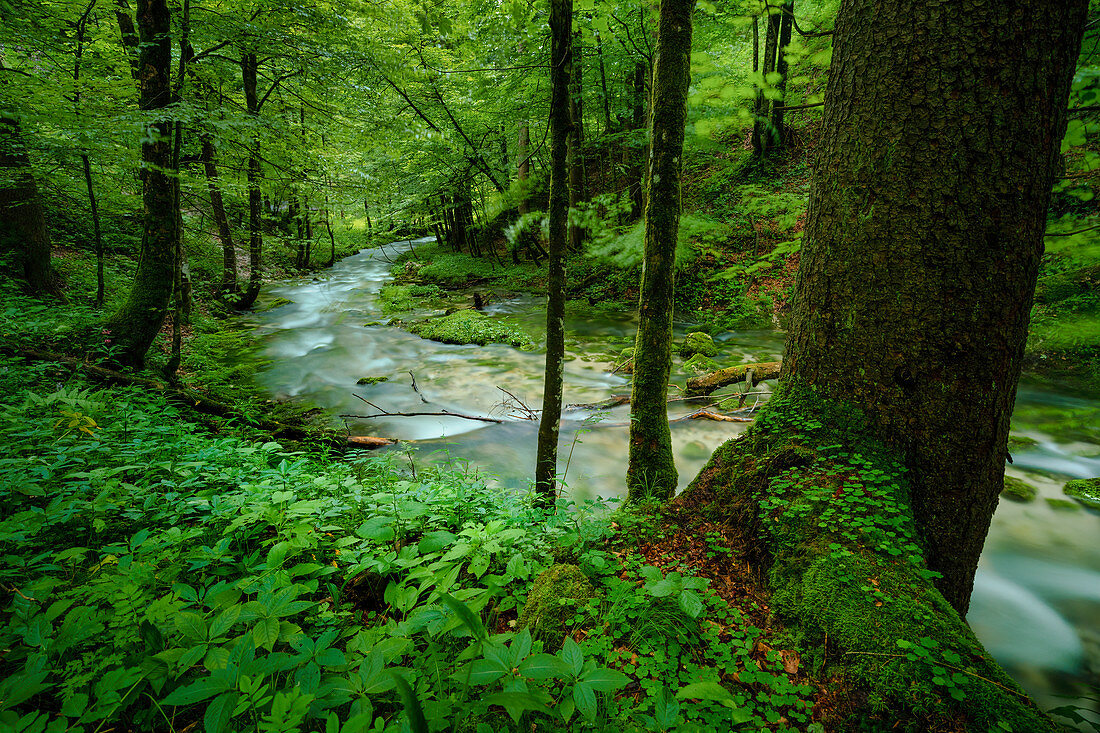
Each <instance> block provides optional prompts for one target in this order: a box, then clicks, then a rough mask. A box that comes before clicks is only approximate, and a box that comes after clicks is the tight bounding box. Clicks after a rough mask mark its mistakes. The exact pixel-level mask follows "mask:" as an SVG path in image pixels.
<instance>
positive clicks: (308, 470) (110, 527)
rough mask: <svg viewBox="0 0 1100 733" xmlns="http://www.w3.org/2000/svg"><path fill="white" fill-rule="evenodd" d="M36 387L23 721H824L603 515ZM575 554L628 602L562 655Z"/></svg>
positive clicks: (10, 553)
mask: <svg viewBox="0 0 1100 733" xmlns="http://www.w3.org/2000/svg"><path fill="white" fill-rule="evenodd" d="M15 375H18V377H17V376H15ZM26 377H27V371H26V370H25V369H24V365H22V364H20V363H19V362H17V361H15V360H12V359H4V360H3V361H2V363H0V379H8V380H9V381H10V386H12V387H15V386H16V384H15V382H16V381H17V379H18V378H22V379H23V385H22V386H23V388H22V389H12V390H11V391H8V392H5V393H4V396H3V397H2V398H0V441H2V442H3V444H4V445H5V446H6V452H5V454H4V456H3V457H2V458H0V498H2V501H0V553H2V554H3V556H4V563H3V565H2V566H0V583H2V584H3V586H4V587H5V588H8V589H10V593H9V594H8V595H6V598H5V601H4V605H3V608H2V610H0V644H3V648H4V649H6V650H7V651H6V653H5V654H4V656H3V658H2V659H0V726H3V727H4V728H5V729H6V730H13V731H20V732H21V733H42V732H43V731H62V730H65V731H84V733H91V732H92V731H95V730H103V729H106V728H117V729H130V730H143V731H151V732H152V731H178V730H183V729H199V730H205V731H210V732H211V733H213V732H220V731H265V732H266V731H280V732H282V731H325V733H339V732H340V731H353V730H367V729H370V730H376V731H380V732H387V733H399V732H400V731H407V730H413V731H417V733H421V732H422V731H429V730H430V731H438V730H444V729H452V728H455V727H457V728H459V729H463V730H466V729H468V730H477V731H482V730H501V729H513V728H514V729H515V730H521V729H522V730H532V729H533V730H547V731H549V730H576V731H589V730H622V731H657V730H681V731H703V730H713V729H715V728H718V729H726V728H729V727H730V726H731V724H739V723H738V722H737V721H746V722H748V723H750V724H755V723H756V722H760V723H761V724H764V722H765V721H768V722H767V725H769V727H771V728H773V729H775V730H793V729H794V727H797V728H802V729H806V726H805V725H802V724H799V723H797V722H796V721H798V720H803V721H805V720H808V713H807V711H808V707H809V703H808V702H807V701H806V698H805V695H806V691H805V690H802V689H801V688H792V687H791V686H790V685H789V683H788V681H787V680H786V677H784V676H783V675H782V674H775V673H774V672H766V673H765V672H764V671H763V670H764V667H763V666H761V665H758V664H757V660H758V658H757V657H755V656H753V651H752V650H753V647H754V640H755V638H756V637H755V636H754V633H755V632H754V631H753V630H752V629H751V628H745V629H742V628H741V627H739V626H737V627H736V630H733V631H730V630H729V629H733V628H734V627H735V626H736V622H737V613H736V612H735V611H734V610H731V609H728V608H726V607H725V606H724V602H721V601H719V599H717V598H715V597H713V596H711V595H710V594H709V593H707V591H706V590H705V588H704V586H705V583H704V582H703V581H701V580H699V579H697V578H692V577H690V576H689V575H688V574H681V573H678V572H668V573H665V572H663V571H661V570H658V569H656V568H653V567H648V566H645V565H643V564H642V563H641V562H640V561H639V560H638V559H637V558H633V559H629V560H622V559H620V557H621V555H623V553H622V552H620V551H617V550H613V548H612V547H611V546H610V545H609V544H608V543H609V542H610V541H611V540H612V539H613V537H614V535H615V532H614V530H613V528H612V526H611V524H610V523H609V521H608V520H609V518H610V517H611V516H612V515H610V514H609V513H608V511H607V509H606V508H604V507H602V506H601V505H598V504H596V503H591V502H590V503H586V504H584V505H582V506H579V507H577V506H572V505H570V504H569V503H568V502H564V501H563V502H562V503H560V505H559V507H558V511H557V512H554V513H551V514H549V515H547V514H546V513H545V512H544V511H543V510H541V509H538V508H535V507H534V506H532V504H531V502H530V500H529V498H528V497H527V496H525V495H523V494H520V493H517V492H511V491H505V490H500V489H493V488H491V487H489V486H487V485H486V484H485V482H484V480H482V479H481V478H479V477H477V476H476V474H471V473H470V472H469V471H468V470H465V469H463V468H461V467H459V468H456V467H454V466H450V467H448V466H443V467H434V468H433V467H432V466H431V465H417V464H416V463H415V462H414V463H413V464H412V466H410V467H409V468H404V466H406V465H408V462H409V461H414V460H415V459H413V458H412V457H411V456H406V455H405V454H403V453H399V452H393V453H389V454H383V455H376V454H354V455H352V456H350V457H349V458H348V459H347V460H343V461H333V460H331V458H329V457H326V455H324V454H320V453H308V454H307V453H291V452H287V451H285V450H284V449H283V448H282V447H281V446H279V445H278V444H276V443H270V442H269V443H249V442H247V441H244V440H241V439H240V438H237V437H225V436H224V435H222V436H216V435H206V434H204V433H203V432H202V431H201V430H198V429H196V426H194V425H193V424H191V423H189V422H188V421H187V416H186V413H184V412H181V411H180V410H179V409H177V408H175V407H173V406H171V405H169V404H167V403H166V402H165V401H164V400H163V398H162V397H160V396H159V395H151V394H147V393H143V392H141V391H138V390H113V391H99V390H92V389H90V388H88V387H87V386H86V385H83V384H81V383H79V382H74V381H71V380H70V382H69V383H68V384H66V385H64V386H62V387H61V388H51V389H47V390H41V389H39V390H37V391H28V390H27V389H26V387H28V386H30V385H31V384H32V382H30V381H28V380H27V378H26ZM565 547H568V548H573V549H572V552H574V553H576V554H577V556H578V562H579V565H580V567H582V568H583V569H584V572H585V573H587V574H589V576H590V577H592V579H593V582H594V583H595V584H596V585H597V586H598V587H600V588H601V589H603V592H602V593H601V597H603V598H610V599H611V601H610V605H608V606H607V607H606V608H605V607H602V606H597V605H592V606H591V607H589V606H587V605H586V606H583V607H578V608H576V609H575V610H574V611H573V613H572V615H571V616H569V617H568V620H567V627H568V628H567V634H566V639H565V642H564V645H563V646H562V647H561V648H559V649H547V648H544V647H543V642H542V641H540V640H539V639H537V638H533V637H532V635H531V634H530V632H528V631H523V630H519V631H517V630H516V629H515V628H514V627H513V626H512V625H511V622H512V621H514V619H515V618H516V615H517V613H518V611H519V608H520V607H521V606H522V604H523V602H524V599H525V597H526V594H527V592H528V591H529V588H530V584H531V581H532V579H533V578H534V577H535V576H536V575H537V574H538V572H539V571H540V570H542V569H543V568H544V567H547V566H548V565H549V564H550V562H551V560H550V557H551V555H552V554H553V552H554V551H555V548H565ZM720 628H726V629H727V631H721V630H720ZM735 638H736V640H737V641H736V643H735ZM772 666H774V665H772ZM726 668H728V669H735V670H738V671H739V673H740V674H741V675H742V679H743V680H744V681H745V685H746V687H745V690H744V691H743V692H742V693H740V694H734V693H730V692H729V691H728V690H725V688H723V687H721V685H719V684H718V683H717V680H718V679H719V678H720V676H721V675H722V674H724V672H723V671H721V670H722V669H726ZM627 686H630V687H629V688H628V687H627ZM624 693H625V694H624ZM784 715H786V720H787V721H788V723H786V724H784V723H781V722H779V721H780V718H781V717H782V716H784ZM799 716H801V717H799ZM792 726H793V727H792Z"/></svg>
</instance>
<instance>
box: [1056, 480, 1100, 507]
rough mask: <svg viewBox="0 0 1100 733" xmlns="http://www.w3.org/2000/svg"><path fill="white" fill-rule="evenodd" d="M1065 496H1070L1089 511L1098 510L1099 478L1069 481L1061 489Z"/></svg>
mask: <svg viewBox="0 0 1100 733" xmlns="http://www.w3.org/2000/svg"><path fill="white" fill-rule="evenodd" d="M1062 491H1063V492H1064V493H1065V495H1066V496H1072V497H1073V498H1074V499H1076V500H1077V501H1079V502H1081V503H1082V504H1084V505H1085V506H1087V507H1088V508H1089V509H1097V510H1100V478H1082V479H1077V480H1075V481H1070V482H1068V483H1066V485H1065V486H1064V487H1063V488H1062Z"/></svg>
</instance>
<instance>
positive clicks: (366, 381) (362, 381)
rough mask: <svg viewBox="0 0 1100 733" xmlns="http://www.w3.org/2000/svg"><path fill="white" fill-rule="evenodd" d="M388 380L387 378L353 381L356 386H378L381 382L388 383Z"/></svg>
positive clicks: (364, 378)
mask: <svg viewBox="0 0 1100 733" xmlns="http://www.w3.org/2000/svg"><path fill="white" fill-rule="evenodd" d="M389 380H390V378H389V377H359V379H356V380H355V383H356V384H358V385H365V384H379V383H381V382H388V381H389Z"/></svg>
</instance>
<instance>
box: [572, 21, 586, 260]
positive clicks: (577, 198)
mask: <svg viewBox="0 0 1100 733" xmlns="http://www.w3.org/2000/svg"><path fill="white" fill-rule="evenodd" d="M582 48H583V46H582V44H581V34H580V32H579V31H578V32H576V33H574V34H573V73H572V80H571V83H570V87H571V88H570V90H569V121H570V123H571V125H572V129H571V131H570V135H569V218H570V220H571V221H570V222H569V249H570V250H572V251H574V252H579V251H580V250H581V247H582V246H583V245H584V236H585V235H584V228H583V227H580V226H578V225H577V224H576V222H575V219H576V212H577V208H578V207H579V206H580V205H581V204H583V203H584V202H585V201H587V200H588V191H587V190H586V185H585V170H584V167H585V166H584V162H585V161H584V96H583V90H582V84H583V83H584V81H583V79H584V63H583V61H582V59H583V55H582V54H583V52H582Z"/></svg>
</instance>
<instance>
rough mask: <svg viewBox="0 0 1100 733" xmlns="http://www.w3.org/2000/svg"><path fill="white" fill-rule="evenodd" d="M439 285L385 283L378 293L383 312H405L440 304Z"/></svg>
mask: <svg viewBox="0 0 1100 733" xmlns="http://www.w3.org/2000/svg"><path fill="white" fill-rule="evenodd" d="M441 292H442V291H441V290H440V289H439V286H438V285H412V284H410V285H383V286H382V289H381V290H380V291H379V293H378V299H379V301H380V302H381V303H382V312H383V313H404V312H408V311H411V310H413V309H415V308H425V307H431V306H434V305H436V304H438V303H439V302H440V301H439V297H440V294H441Z"/></svg>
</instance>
